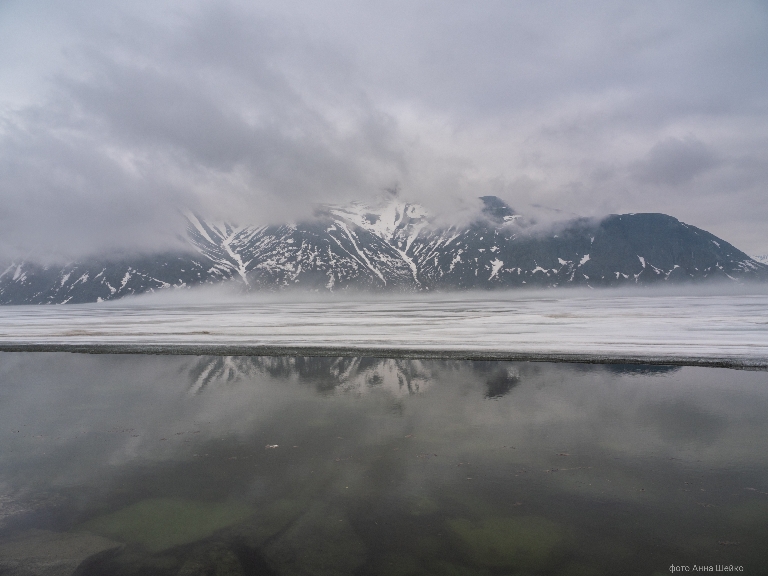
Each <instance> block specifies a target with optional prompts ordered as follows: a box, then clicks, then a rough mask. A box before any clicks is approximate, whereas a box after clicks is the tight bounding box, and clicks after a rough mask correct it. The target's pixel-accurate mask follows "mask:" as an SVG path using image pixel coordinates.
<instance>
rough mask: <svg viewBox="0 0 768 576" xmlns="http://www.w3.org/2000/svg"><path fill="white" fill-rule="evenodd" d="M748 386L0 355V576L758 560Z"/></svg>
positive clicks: (408, 366)
mask: <svg viewBox="0 0 768 576" xmlns="http://www.w3.org/2000/svg"><path fill="white" fill-rule="evenodd" d="M766 384H768V374H766V373H765V372H745V371H733V370H722V369H720V370H718V369H705V368H672V367H647V366H646V367H642V366H634V365H568V364H547V363H527V362H465V361H449V360H413V359H392V358H389V359H387V358H381V359H379V358H323V357H317V358H290V357H183V356H138V355H137V356H131V355H126V356H119V355H116V356H109V355H93V356H92V355H77V354H55V353H45V354H43V353H37V354H0V574H6V573H7V574H52V573H56V574H78V575H79V576H88V575H95V574H114V575H128V574H131V575H133V574H136V575H138V574H157V575H171V574H173V575H177V574H178V575H187V576H189V575H195V574H201V575H202V574H243V575H245V574H382V575H395V574H400V575H405V574H478V575H480V574H482V575H495V574H509V573H521V574H522V573H535V574H617V573H622V574H653V573H655V572H657V573H665V572H666V571H668V569H669V566H670V564H673V563H674V564H676V565H680V564H683V565H686V564H687V565H693V564H694V563H698V564H706V565H709V564H711V565H716V564H733V565H739V566H741V565H743V566H744V567H745V572H748V571H749V570H751V571H752V572H753V573H756V572H758V571H759V570H761V569H762V567H763V566H765V565H766V563H767V562H766V561H767V560H768V557H767V556H768V553H766V547H765V546H764V544H765V542H766V541H768V473H767V472H768V455H766V453H765V450H763V446H764V445H765V439H766V438H768V421H766V419H765V417H764V415H765V413H766V410H768V386H766Z"/></svg>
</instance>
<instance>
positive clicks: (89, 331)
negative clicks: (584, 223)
mask: <svg viewBox="0 0 768 576" xmlns="http://www.w3.org/2000/svg"><path fill="white" fill-rule="evenodd" d="M0 349H3V350H73V351H90V352H129V351H133V352H163V353H197V354H200V353H221V354H338V355H360V354H369V355H371V354H373V355H376V354H379V355H389V356H392V355H395V356H422V357H456V358H460V357H463V358H486V359H490V358H497V359H541V360H547V359H549V360H579V361H641V362H654V363H669V362H671V363H685V364H700V365H712V366H718V365H719V366H741V367H760V368H765V367H768V295H765V294H730V295H680V294H674V293H673V294H655V293H651V292H648V291H645V292H644V293H619V292H602V293H597V294H595V293H584V292H575V291H559V292H547V293H546V294H541V293H539V294H538V295H534V294H531V293H527V294H526V293H519V292H518V293H493V294H470V295H468V294H461V295H459V294H453V295H450V294H447V295H442V296H438V297H434V296H433V297H428V296H415V295H409V296H401V297H389V296H387V297H381V298H380V299H378V300H371V299H368V300H361V299H357V300H356V299H345V300H342V299H341V298H318V299H315V300H309V299H304V300H299V301H296V300H293V301H289V300H287V299H285V298H283V299H278V298H272V299H268V298H267V299H265V298H262V299H239V300H237V299H229V300H226V299H225V301H224V302H223V303H222V302H220V303H216V304H211V303H204V304H201V303H198V302H193V301H191V299H189V300H188V301H186V302H181V303H179V302H171V301H163V300H160V299H152V298H149V299H142V298H137V299H135V300H133V301H120V302H113V303H108V304H95V305H63V306H4V307H0Z"/></svg>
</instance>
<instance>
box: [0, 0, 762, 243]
mask: <svg viewBox="0 0 768 576" xmlns="http://www.w3.org/2000/svg"><path fill="white" fill-rule="evenodd" d="M394 188H397V189H399V191H400V194H401V196H402V197H403V198H405V199H408V200H413V201H417V202H421V203H423V204H424V205H425V206H426V207H427V208H428V209H430V210H431V211H432V212H434V213H437V214H442V215H446V214H450V213H453V212H457V213H466V212H467V211H471V210H472V209H474V207H475V206H476V203H475V199H476V198H477V197H478V196H481V195H485V194H495V195H497V196H500V197H501V198H503V199H505V200H507V201H508V202H509V203H510V204H511V205H512V206H514V207H515V208H516V209H518V211H520V212H523V213H524V212H525V211H526V207H527V206H529V205H531V204H538V205H542V206H546V207H549V208H553V209H558V210H562V211H563V212H564V213H566V214H579V215H583V216H600V215H604V214H608V213H617V212H618V213H621V212H664V213H667V214H671V215H673V216H675V217H677V218H679V219H680V220H682V221H684V222H687V223H690V224H694V225H696V226H699V227H702V228H705V229H707V230H709V231H711V232H713V233H714V234H716V235H718V236H721V237H723V238H724V239H726V240H728V241H730V242H732V243H733V244H735V245H736V246H737V247H739V248H741V249H743V250H745V251H746V252H748V253H752V254H765V253H768V3H766V2H764V1H755V2H750V1H738V0H734V1H732V2H723V1H722V0H718V1H715V2H709V1H706V0H695V1H690V2H684V1H680V2H675V1H669V0H664V1H659V2H654V1H646V2H623V3H622V2H616V1H606V2H600V1H580V2H567V1H565V0H561V1H557V2H548V1H543V0H531V1H529V2H522V1H521V2H515V1H511V0H500V1H478V2H466V1H462V2H458V1H452V0H439V1H434V2H429V1H423V2H419V1H414V0H409V1H403V2H399V1H396V0H386V1H383V0H382V1H380V2H378V1H377V2H373V1H364V0H361V1H348V2H347V1H332V0H329V1H325V2H316V1H306V2H303V1H293V0H280V1H275V2H272V1H264V2H242V3H239V2H226V1H221V0H217V1H216V2H199V1H195V0H181V1H178V2H164V3H158V2H156V1H153V2H144V1H140V0H139V1H137V0H134V1H132V2H119V3H118V2H109V1H105V0H98V1H95V0H94V1H90V0H85V1H80V0H69V1H67V2H58V1H50V2H45V1H39V2H36V1H29V0H27V1H16V0H0V254H2V255H4V256H6V257H8V256H11V257H20V256H28V255H33V256H37V257H51V256H56V257H75V256H80V255H83V254H86V253H93V252H99V251H102V250H108V251H112V250H116V249H125V250H136V249H139V250H153V249H156V248H158V247H168V246H172V245H173V243H174V242H175V238H176V235H177V234H178V232H179V230H180V225H181V218H180V210H183V209H192V210H196V211H199V212H200V213H202V214H203V215H207V216H209V217H212V218H217V219H221V218H227V219H231V220H235V221H237V222H239V223H264V222H277V221H285V220H297V219H301V218H302V217H306V216H307V215H308V214H311V212H312V207H313V206H314V205H316V204H318V203H324V202H343V201H346V200H351V199H359V200H364V201H366V200H367V201H373V200H375V199H376V198H377V197H378V196H379V195H381V194H382V192H383V191H385V190H387V189H394Z"/></svg>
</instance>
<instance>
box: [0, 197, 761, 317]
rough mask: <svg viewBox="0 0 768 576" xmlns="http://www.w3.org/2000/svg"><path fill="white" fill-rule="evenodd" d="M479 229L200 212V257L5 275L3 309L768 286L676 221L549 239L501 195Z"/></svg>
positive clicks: (614, 223)
mask: <svg viewBox="0 0 768 576" xmlns="http://www.w3.org/2000/svg"><path fill="white" fill-rule="evenodd" d="M482 201H483V206H484V209H483V212H482V214H480V215H478V217H477V218H476V219H475V221H474V222H472V223H471V224H469V225H455V226H443V227H437V226H435V225H433V224H432V223H431V222H430V220H429V217H428V215H427V214H426V213H425V211H424V209H423V208H422V207H420V206H418V205H416V204H409V203H405V202H401V201H399V200H398V199H397V198H391V199H389V200H388V201H386V202H384V203H382V204H381V205H378V206H367V205H364V204H362V203H352V204H350V205H347V206H325V207H322V208H321V209H319V210H318V212H317V214H316V216H315V217H314V218H313V219H311V220H309V221H307V222H302V223H298V224H291V225H288V224H286V225H280V226H235V225H233V224H230V223H214V222H209V221H206V220H205V218H203V217H202V216H199V215H196V214H191V213H190V214H188V215H187V220H188V227H187V238H188V240H189V251H188V252H184V253H175V254H168V253H164V254H158V255H155V256H145V257H141V258H135V259H120V260H107V259H100V260H91V261H85V262H75V263H69V264H66V265H64V266H58V267H54V266H48V267H43V266H40V265H36V264H34V263H32V262H14V263H11V264H10V265H8V266H7V267H5V268H3V269H2V270H3V271H2V272H0V303H2V304H23V303H29V304H32V303H65V302H72V303H75V302H97V301H99V300H110V299H115V298H119V297H121V296H124V295H127V294H138V293H142V292H148V291H155V290H162V289H170V288H186V287H190V286H194V285H198V284H206V283H208V284H212V283H217V282H222V281H234V282H237V283H239V284H240V285H241V286H242V288H243V289H244V290H264V289H268V290H275V289H285V288H288V287H297V288H301V289H311V290H329V291H343V290H348V289H357V290H394V291H416V290H448V289H492V288H507V287H517V286H538V287H557V286H566V285H582V286H591V287H597V286H615V285H623V284H655V283H664V282H672V283H675V282H690V281H702V280H708V279H717V278H720V279H724V280H729V279H730V280H732V281H737V282H741V281H748V280H761V281H764V280H767V279H768V266H767V265H766V264H765V263H763V262H759V261H758V260H756V259H754V258H750V257H749V256H747V255H746V254H745V253H743V252H741V251H740V250H738V249H736V248H735V247H734V246H732V245H731V244H729V243H728V242H726V241H724V240H722V239H720V238H718V237H716V236H714V235H712V234H710V233H709V232H706V231H704V230H701V229H699V228H696V227H695V226H690V225H687V224H684V223H683V222H680V221H679V220H677V219H676V218H673V217H671V216H667V215H664V214H623V215H612V216H608V217H607V218H604V219H602V220H599V221H593V220H587V219H575V220H571V221H568V222H563V223H561V224H559V225H558V226H556V227H550V228H548V229H547V231H543V230H542V229H541V227H538V226H535V225H534V224H535V223H534V222H533V221H532V220H530V219H527V218H525V216H523V215H520V214H517V213H516V212H515V211H514V210H513V209H512V208H511V207H509V206H508V205H506V204H505V203H504V202H503V201H501V200H500V199H498V198H496V197H494V196H486V197H483V198H482Z"/></svg>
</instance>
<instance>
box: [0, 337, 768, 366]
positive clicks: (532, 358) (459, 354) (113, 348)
mask: <svg viewBox="0 0 768 576" xmlns="http://www.w3.org/2000/svg"><path fill="white" fill-rule="evenodd" d="M0 352H71V353H75V354H149V355H163V356H167V355H173V356H312V357H316V356H338V357H345V358H354V357H359V356H367V357H375V358H402V359H413V360H500V361H510V362H511V361H514V362H556V363H562V362H564V363H577V364H649V365H653V366H700V367H703V368H731V369H737V370H765V371H768V358H756V357H751V356H750V357H744V356H716V355H713V356H680V355H675V354H652V355H643V354H602V353H601V354H588V353H571V354H569V353H548V352H514V351H509V350H477V349H447V348H442V349H440V348H399V347H392V348H390V347H369V346H273V345H248V344H196V343H195V344H192V343H189V344H186V343H185V344H135V343H125V344H123V343H121V344H115V343H108V344H97V343H88V344H75V343H45V344H40V343H27V342H23V343H7V342H5V343H0Z"/></svg>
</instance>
